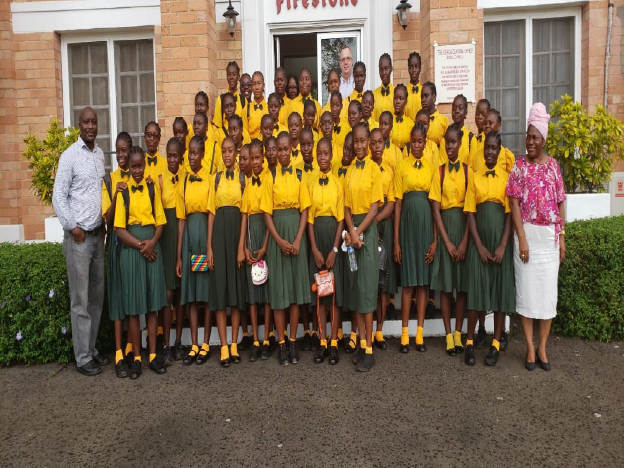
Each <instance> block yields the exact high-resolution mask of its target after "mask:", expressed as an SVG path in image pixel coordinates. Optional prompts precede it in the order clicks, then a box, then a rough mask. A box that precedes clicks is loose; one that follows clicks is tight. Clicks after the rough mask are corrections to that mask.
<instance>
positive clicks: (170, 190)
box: [162, 166, 186, 208]
mask: <svg viewBox="0 0 624 468" xmlns="http://www.w3.org/2000/svg"><path fill="white" fill-rule="evenodd" d="M185 175H186V171H185V170H184V168H183V167H182V166H180V167H179V168H178V172H176V173H175V174H172V173H171V172H169V169H167V170H166V171H165V173H164V174H163V176H162V179H163V189H162V204H163V208H175V207H176V202H177V199H178V190H180V187H181V186H182V185H183V184H184V176H185Z"/></svg>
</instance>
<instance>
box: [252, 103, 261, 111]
mask: <svg viewBox="0 0 624 468" xmlns="http://www.w3.org/2000/svg"><path fill="white" fill-rule="evenodd" d="M258 109H260V110H262V104H254V110H258Z"/></svg>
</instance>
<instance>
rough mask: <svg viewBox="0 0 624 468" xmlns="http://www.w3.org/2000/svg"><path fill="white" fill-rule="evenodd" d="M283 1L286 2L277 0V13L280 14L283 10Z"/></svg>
mask: <svg viewBox="0 0 624 468" xmlns="http://www.w3.org/2000/svg"><path fill="white" fill-rule="evenodd" d="M282 3H284V0H277V14H278V15H279V14H280V12H281V11H282Z"/></svg>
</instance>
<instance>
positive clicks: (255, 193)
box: [241, 170, 272, 215]
mask: <svg viewBox="0 0 624 468" xmlns="http://www.w3.org/2000/svg"><path fill="white" fill-rule="evenodd" d="M267 177H272V176H271V174H270V172H269V171H266V170H265V171H262V172H261V173H260V175H259V176H256V175H252V176H251V178H250V180H248V181H247V184H246V185H245V193H244V194H243V201H242V203H241V213H245V214H248V215H252V214H258V213H262V210H261V209H260V201H261V200H262V194H263V192H264V185H263V184H264V181H265V180H266V179H267Z"/></svg>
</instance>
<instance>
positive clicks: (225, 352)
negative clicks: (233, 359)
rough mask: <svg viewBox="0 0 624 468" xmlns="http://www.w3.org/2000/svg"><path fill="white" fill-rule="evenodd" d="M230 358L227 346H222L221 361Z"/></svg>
mask: <svg viewBox="0 0 624 468" xmlns="http://www.w3.org/2000/svg"><path fill="white" fill-rule="evenodd" d="M229 358H230V350H229V348H228V346H227V345H225V346H221V360H222V361H223V360H224V359H229Z"/></svg>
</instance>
